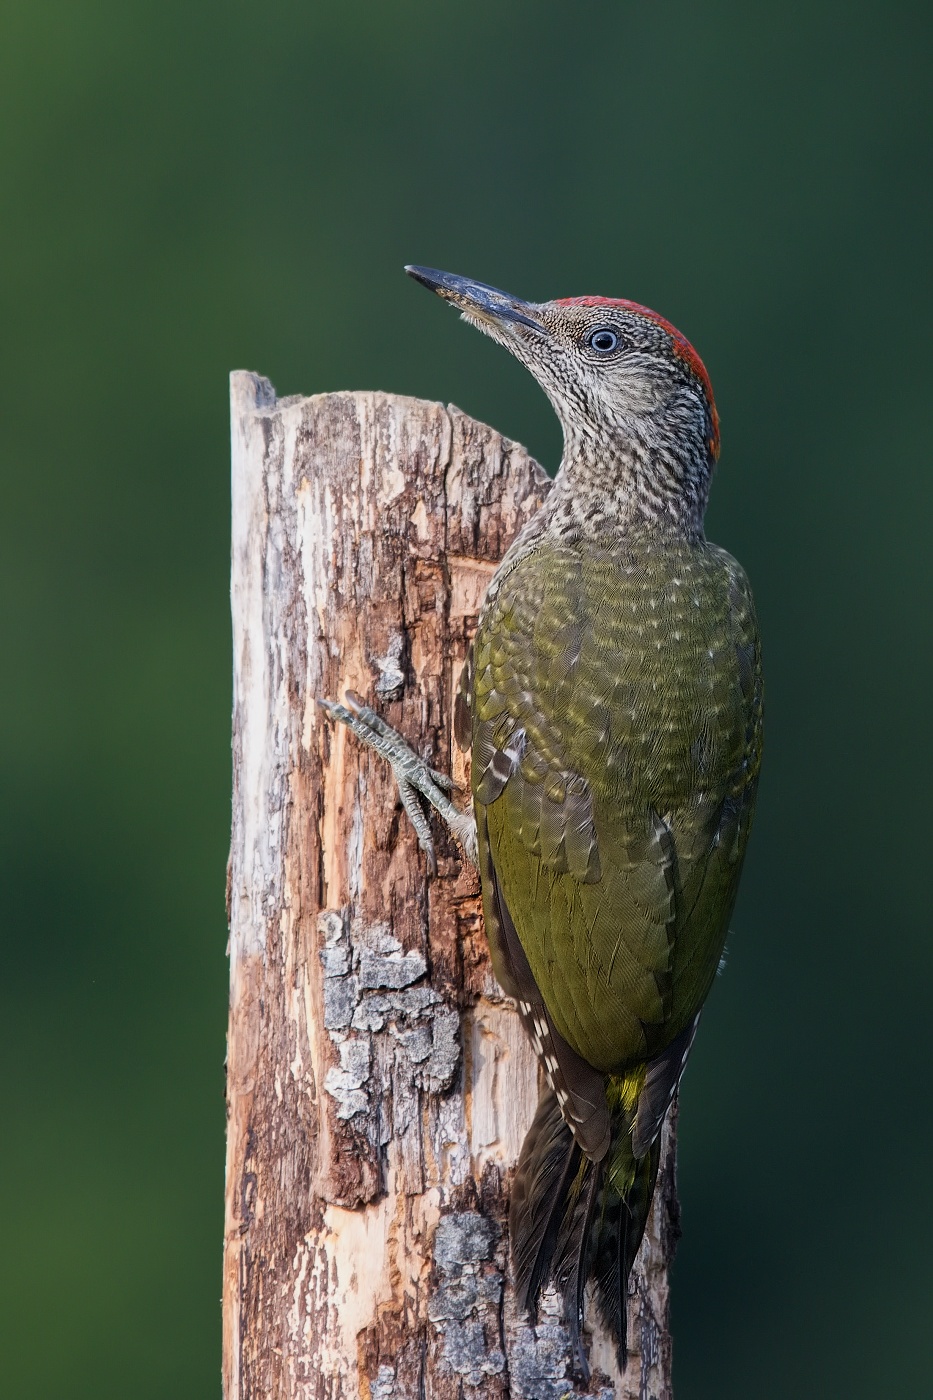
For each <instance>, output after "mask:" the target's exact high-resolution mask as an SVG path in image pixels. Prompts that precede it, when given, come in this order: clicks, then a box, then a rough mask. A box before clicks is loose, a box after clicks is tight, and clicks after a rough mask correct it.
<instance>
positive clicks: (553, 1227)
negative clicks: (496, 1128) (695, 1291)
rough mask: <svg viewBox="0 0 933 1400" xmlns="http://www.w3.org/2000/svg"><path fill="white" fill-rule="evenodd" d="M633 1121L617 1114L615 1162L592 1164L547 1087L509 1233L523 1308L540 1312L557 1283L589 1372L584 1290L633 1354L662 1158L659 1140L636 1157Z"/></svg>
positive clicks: (579, 1357) (580, 1364) (620, 1345)
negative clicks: (623, 1168) (633, 1313)
mask: <svg viewBox="0 0 933 1400" xmlns="http://www.w3.org/2000/svg"><path fill="white" fill-rule="evenodd" d="M630 1134H631V1122H630V1120H629V1118H628V1115H626V1114H625V1113H624V1112H622V1111H617V1112H616V1113H614V1114H613V1140H612V1146H611V1148H610V1150H609V1153H608V1155H607V1157H606V1158H604V1159H603V1160H602V1161H599V1162H592V1161H590V1160H589V1158H587V1157H585V1156H584V1155H583V1153H582V1152H581V1150H580V1148H579V1146H578V1144H577V1143H576V1142H575V1141H574V1138H573V1134H572V1133H571V1130H570V1128H569V1127H568V1126H567V1124H566V1123H565V1122H564V1120H563V1118H562V1117H561V1113H560V1108H559V1106H558V1102H557V1098H556V1096H555V1095H554V1093H553V1092H552V1091H551V1090H550V1089H546V1090H545V1091H544V1093H543V1094H542V1096H541V1100H540V1102H539V1104H538V1111H537V1113H536V1114H535V1118H534V1122H533V1123H532V1125H531V1128H530V1129H529V1131H528V1135H527V1137H526V1138H525V1141H524V1143H523V1144H522V1151H521V1156H520V1158H519V1162H518V1170H517V1172H516V1175H515V1181H514V1184H513V1187H512V1198H511V1204H510V1209H509V1231H510V1235H511V1242H512V1267H513V1270H514V1275H515V1289H516V1294H517V1299H518V1305H519V1307H520V1308H521V1309H522V1310H523V1311H525V1312H527V1313H528V1314H529V1315H530V1316H531V1317H532V1319H533V1320H534V1319H536V1317H537V1306H538V1299H539V1297H540V1294H541V1291H542V1289H544V1288H545V1287H546V1285H547V1284H548V1283H549V1282H551V1281H553V1282H554V1283H555V1284H556V1286H557V1288H558V1290H559V1292H560V1294H561V1296H562V1298H563V1303H564V1319H565V1322H566V1324H567V1326H568V1328H569V1330H570V1335H571V1342H572V1346H573V1352H574V1358H575V1362H576V1365H577V1368H578V1370H579V1372H580V1373H581V1375H582V1376H583V1377H584V1378H588V1375H589V1368H588V1366H587V1363H586V1355H585V1352H584V1349H583V1343H582V1338H581V1329H582V1325H583V1294H584V1289H585V1286H586V1283H587V1280H588V1279H592V1281H593V1283H594V1284H595V1288H596V1301H597V1306H598V1308H599V1312H600V1315H601V1317H602V1319H603V1322H604V1323H605V1325H606V1327H607V1328H608V1330H609V1333H610V1335H611V1336H612V1338H613V1341H614V1342H615V1345H616V1354H617V1356H618V1360H619V1365H620V1366H621V1367H622V1369H623V1370H624V1369H625V1365H626V1361H627V1359H628V1349H627V1318H628V1281H629V1275H630V1273H631V1271H632V1264H633V1263H634V1261H635V1255H636V1254H637V1253H638V1247H639V1245H640V1244H641V1240H642V1236H643V1234H644V1232H645V1224H646V1222H647V1219H648V1211H649V1209H650V1206H651V1197H652V1195H653V1193H654V1186H655V1181H656V1180H657V1174H658V1163H659V1161H660V1155H661V1143H660V1136H658V1138H657V1139H656V1140H655V1142H654V1143H652V1145H651V1147H650V1148H649V1150H648V1152H647V1154H646V1155H645V1156H644V1157H642V1158H641V1159H639V1160H638V1161H635V1160H634V1159H632V1157H631V1150H630V1142H631V1137H630ZM626 1158H628V1160H629V1162H630V1164H631V1169H630V1171H629V1172H627V1173H625V1172H623V1175H624V1176H628V1177H631V1174H632V1171H633V1172H634V1180H633V1181H632V1184H631V1186H630V1187H629V1189H628V1190H627V1191H625V1193H624V1195H623V1194H622V1193H620V1191H619V1190H618V1189H617V1187H616V1186H615V1185H613V1181H614V1180H615V1181H618V1180H619V1176H620V1173H619V1172H618V1170H614V1167H615V1165H616V1163H618V1161H619V1160H620V1159H621V1160H622V1162H623V1163H624V1162H625V1159H626Z"/></svg>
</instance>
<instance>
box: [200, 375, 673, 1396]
mask: <svg viewBox="0 0 933 1400" xmlns="http://www.w3.org/2000/svg"><path fill="white" fill-rule="evenodd" d="M231 415H232V438H233V577H232V605H233V637H234V730H233V783H234V790H233V837H232V848H231V856H230V869H229V914H230V1026H229V1041H228V1067H227V1107H228V1143H227V1189H226V1218H225V1240H224V1302H223V1308H224V1392H225V1396H226V1400H268V1398H269V1397H275V1398H276V1400H280V1398H281V1400H312V1397H313V1400H423V1398H424V1397H429V1398H430V1400H454V1397H463V1396H466V1397H476V1400H485V1398H486V1397H490V1400H492V1397H496V1400H504V1397H514V1400H558V1397H562V1396H567V1395H570V1394H577V1395H591V1396H600V1397H601V1400H609V1398H610V1397H614V1396H617V1397H625V1400H629V1397H630V1398H631V1400H635V1397H638V1400H648V1397H654V1400H666V1398H667V1397H668V1396H670V1351H671V1349H670V1337H669V1332H668V1283H667V1266H668V1263H669V1261H670V1258H671V1254H672V1250H673V1245H674V1242H675V1239H676V1236H677V1204H676V1197H675V1193H674V1136H673V1128H672V1127H669V1128H668V1129H666V1133H667V1139H666V1149H665V1153H664V1161H663V1166H662V1172H661V1177H660V1182H659V1188H658V1191H657V1195H656V1197H655V1206H654V1210H653V1214H652V1218H651V1222H650V1226H649V1230H648V1232H647V1236H646V1240H645V1243H644V1245H643V1247H642V1251H641V1254H640V1256H639V1261H638V1264H637V1266H636V1270H635V1273H634V1276H633V1280H634V1282H633V1290H632V1296H631V1298H630V1339H631V1344H632V1356H631V1359H630V1361H629V1365H628V1368H627V1371H626V1373H625V1375H624V1376H620V1375H619V1374H618V1372H617V1370H616V1367H615V1364H614V1361H613V1359H612V1353H611V1348H610V1346H609V1343H608V1341H607V1339H606V1338H605V1336H604V1335H603V1334H602V1332H601V1330H600V1328H599V1327H598V1325H596V1323H595V1319H592V1318H591V1319H590V1321H591V1323H592V1336H591V1345H590V1355H591V1361H592V1365H593V1379H592V1381H591V1382H590V1385H589V1387H588V1388H585V1387H582V1386H575V1385H574V1382H573V1380H572V1371H571V1362H570V1354H569V1350H568V1345H567V1336H566V1332H565V1329H564V1327H563V1326H562V1324H561V1321H560V1313H559V1308H558V1305H557V1301H556V1298H555V1297H554V1296H551V1295H548V1296H547V1297H546V1298H545V1301H544V1306H543V1308H542V1312H541V1316H540V1319H539V1323H538V1326H537V1328H536V1329H533V1328H532V1327H531V1326H530V1324H529V1323H528V1322H527V1321H526V1320H525V1319H524V1318H522V1317H520V1316H518V1315H517V1314H516V1310H515V1307H514V1303H513V1298H512V1294H511V1289H510V1286H509V1281H508V1278H509V1275H508V1238H507V1205H508V1189H509V1179H510V1171H511V1168H512V1167H513V1165H514V1163H515V1161H516V1158H517V1156H518V1152H519V1148H520V1146H521V1141H522V1138H523V1136H524V1133H525V1130H526V1128H527V1127H528V1125H529V1123H530V1122H531V1118H532V1115H533V1113H534V1108H535V1104H536V1101H537V1093H538V1072H537V1067H536V1064H535V1059H534V1056H533V1054H532V1052H531V1049H530V1047H529V1045H528V1044H527V1043H526V1041H525V1039H524V1036H523V1033H522V1030H521V1027H520V1025H519V1021H518V1017H517V1015H516V1013H515V1011H514V1009H513V1006H512V1004H511V1002H510V1001H509V1000H508V998H506V997H504V996H503V995H502V993H501V992H500V991H499V989H498V987H497V986H496V983H495V982H494V980H493V978H492V975H491V972H490V967H489V958H488V953H487V949H486V943H485V938H484V934H483V927H482V914H481V909H480V901H479V897H478V896H479V889H478V883H477V880H476V876H475V874H474V872H473V871H472V870H471V869H470V868H469V867H464V866H463V865H462V864H461V862H460V860H459V859H458V856H457V852H456V849H455V848H454V847H453V846H452V845H451V844H450V843H449V842H448V841H447V839H446V837H445V835H444V834H443V833H442V832H440V831H438V829H437V827H436V825H435V831H436V839H437V843H438V875H437V878H436V879H434V880H431V881H429V880H428V879H427V876H426V867H425V861H424V858H423V856H422V855H421V852H420V851H419V849H418V846H417V843H416V840H415V836H414V832H413V831H412V829H411V827H410V825H409V823H408V822H407V819H406V818H405V817H404V813H403V812H402V809H401V805H400V803H399V801H398V798H397V794H396V791H395V788H394V784H393V780H392V777H391V773H390V771H389V769H388V767H387V766H386V765H385V764H384V763H383V762H382V761H381V760H380V759H379V758H378V757H377V756H376V755H374V754H373V753H372V752H371V751H369V750H368V749H364V748H363V747H361V746H360V745H359V744H358V743H357V742H356V740H355V739H354V738H353V736H352V735H350V734H349V733H348V732H347V730H346V729H345V728H344V727H343V726H339V725H338V726H335V725H333V724H332V723H331V722H330V721H329V720H328V719H327V718H326V716H325V715H324V712H323V711H322V710H320V709H319V708H318V707H317V705H316V699H317V697H319V696H326V697H330V698H340V697H342V695H343V692H344V691H345V690H346V689H348V688H349V689H353V690H356V691H359V692H360V693H361V694H362V695H363V697H364V698H365V699H366V700H367V701H368V702H369V703H372V704H373V705H374V706H375V707H376V708H377V709H378V710H379V711H380V712H381V713H382V714H383V715H384V717H385V718H386V719H387V720H388V722H389V723H391V724H392V725H394V726H395V727H397V728H398V729H400V730H401V731H402V732H403V733H405V735H406V736H407V737H408V738H409V740H410V741H411V742H412V743H413V744H414V745H415V747H416V748H418V749H419V751H420V752H422V753H423V754H424V756H425V757H426V758H428V761H429V762H430V763H431V764H432V765H433V766H435V767H437V768H441V769H444V770H446V771H448V772H452V773H453V775H454V777H455V778H456V780H457V781H458V783H460V784H461V785H462V786H463V787H464V788H467V789H468V770H467V761H466V760H465V758H464V756H463V755H462V754H460V753H459V752H458V751H457V750H456V747H455V746H454V747H453V751H452V745H451V738H450V736H451V733H452V723H451V717H452V707H453V696H454V692H455V688H456V683H457V679H458V676H459V671H460V667H461V664H462V662H463V659H464V656H465V654H466V650H467V646H468V643H469V639H470V637H471V635H472V631H473V629H474V627H475V625H476V619H477V613H478V611H479V608H480V604H481V601H482V598H483V594H484V592H485V589H486V586H487V584H488V581H489V579H490V577H491V575H492V573H493V570H494V568H495V566H496V563H497V562H498V560H499V559H500V558H501V556H502V554H503V552H504V550H505V547H506V545H507V544H508V543H509V541H510V539H511V538H512V537H513V535H514V534H515V533H516V531H517V530H518V529H519V528H520V526H521V525H522V524H523V523H524V522H525V521H526V520H527V519H528V518H529V516H530V515H531V514H532V513H533V512H534V510H536V509H537V507H538V506H539V504H540V503H541V501H542V499H543V497H544V495H545V493H546V492H547V490H548V486H549V483H548V480H547V478H546V476H545V475H544V473H543V472H542V471H541V469H540V468H539V467H538V466H537V465H536V464H535V463H534V462H533V461H532V460H531V459H530V458H529V457H528V455H527V454H526V453H525V451H524V450H523V449H522V448H521V447H518V446H517V445H516V444H514V443H511V442H508V441H506V440H505V439H503V438H502V437H500V436H499V434H498V433H496V432H494V431H493V430H492V429H490V428H487V427H484V426H483V425H482V424H479V423H476V422H474V421H473V420H472V419H470V418H468V417H466V416H465V415H464V414H462V413H460V412H459V411H458V410H457V409H455V408H449V409H448V408H444V407H443V406H442V405H440V404H436V403H422V402H419V401H417V400H414V399H404V398H395V397H390V396H387V395H384V394H375V393H358V394H354V393H344V394H326V395H319V396H317V397H315V398H297V397H294V398H286V399H282V400H277V399H276V395H275V391H274V390H273V388H272V386H271V385H270V384H269V383H268V381H267V380H264V379H260V378H259V377H257V376H256V375H252V374H247V373H236V374H234V375H233V376H232V378H231Z"/></svg>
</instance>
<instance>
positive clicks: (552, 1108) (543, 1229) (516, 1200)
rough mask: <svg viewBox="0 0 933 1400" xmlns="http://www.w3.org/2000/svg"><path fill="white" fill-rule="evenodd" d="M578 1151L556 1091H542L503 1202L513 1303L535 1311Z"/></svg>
mask: <svg viewBox="0 0 933 1400" xmlns="http://www.w3.org/2000/svg"><path fill="white" fill-rule="evenodd" d="M582 1156H583V1154H582V1152H581V1150H580V1148H579V1146H578V1144H577V1143H576V1142H575V1140H574V1137H573V1134H572V1132H571V1131H570V1129H569V1127H568V1126H567V1124H566V1123H565V1122H564V1119H563V1117H562V1115H561V1111H560V1107H559V1105H558V1102H557V1098H556V1096H555V1095H554V1094H553V1093H551V1092H548V1093H545V1094H542V1096H541V1100H540V1102H539V1104H538V1110H537V1112H536V1114H535V1118H534V1122H533V1123H532V1125H531V1127H530V1128H529V1130H528V1135H527V1136H526V1138H525V1141H524V1143H523V1145H522V1153H521V1159H520V1161H519V1169H518V1172H517V1174H516V1177H515V1182H514V1184H513V1186H512V1194H511V1199H510V1202H509V1235H510V1238H511V1241H512V1267H513V1271H514V1274H515V1290H516V1293H517V1295H518V1305H519V1307H520V1308H521V1310H522V1311H523V1312H527V1313H530V1314H531V1315H532V1317H536V1316H537V1308H538V1297H539V1295H540V1293H541V1290H542V1289H543V1288H544V1287H545V1285H546V1284H547V1281H548V1279H549V1277H550V1275H551V1265H552V1263H553V1261H554V1253H555V1250H556V1248H557V1242H558V1239H559V1236H560V1229H561V1224H562V1222H563V1218H564V1207H565V1205H566V1202H567V1197H568V1194H569V1192H570V1188H571V1186H572V1185H573V1182H574V1179H575V1177H576V1175H577V1172H578V1171H579V1168H580V1162H581V1158H582Z"/></svg>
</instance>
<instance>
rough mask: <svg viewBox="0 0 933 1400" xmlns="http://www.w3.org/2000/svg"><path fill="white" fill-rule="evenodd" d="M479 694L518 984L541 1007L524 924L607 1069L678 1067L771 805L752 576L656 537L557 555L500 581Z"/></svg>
mask: <svg viewBox="0 0 933 1400" xmlns="http://www.w3.org/2000/svg"><path fill="white" fill-rule="evenodd" d="M465 684H466V686H467V688H468V690H469V698H470V718H471V740H472V771H473V794H474V805H475V809H476V816H477V825H478V829H479V835H480V845H481V851H485V853H486V854H485V858H484V865H485V867H486V868H485V869H484V871H483V876H484V878H483V893H484V911H485V915H486V921H487V927H488V929H489V935H490V942H491V946H492V947H493V956H494V961H495V963H496V970H497V973H498V974H499V975H500V978H501V979H502V980H503V982H504V985H506V986H507V988H508V989H509V990H512V991H514V992H515V994H516V995H518V996H524V997H525V998H526V1000H527V997H528V992H529V988H528V985H527V978H526V980H525V982H524V983H523V984H522V986H521V987H518V986H517V984H516V985H513V986H511V987H510V986H509V979H510V977H511V978H512V981H513V983H514V982H515V974H514V968H513V966H512V964H514V961H515V960H514V958H512V959H511V961H510V959H509V956H508V950H507V948H506V946H505V939H504V935H503V928H502V925H503V910H504V911H505V916H506V918H507V919H509V920H510V921H511V923H512V924H513V925H514V930H515V932H516V934H517V937H518V940H519V942H520V944H521V948H522V950H523V952H524V955H525V957H526V959H527V966H528V969H529V970H530V975H531V977H532V979H533V987H534V989H535V990H536V993H537V995H538V997H539V999H540V1001H541V1002H542V1003H543V1005H544V1007H545V1008H546V1011H547V1015H548V1018H549V1021H550V1023H551V1024H552V1026H553V1029H554V1030H555V1031H556V1032H557V1034H558V1036H559V1037H560V1038H562V1040H563V1041H565V1042H566V1044H567V1046H568V1047H570V1049H571V1051H572V1052H573V1053H574V1054H575V1055H576V1056H578V1057H581V1058H582V1060H583V1061H584V1062H585V1063H586V1064H588V1065H590V1066H593V1067H594V1068H595V1069H597V1070H598V1071H600V1072H604V1073H618V1072H621V1071H622V1070H624V1069H625V1068H627V1067H631V1066H632V1065H635V1064H638V1063H641V1062H643V1061H645V1060H646V1059H650V1058H652V1057H656V1056H658V1055H659V1053H660V1052H661V1051H663V1050H664V1049H665V1047H667V1046H668V1045H670V1044H671V1043H672V1042H673V1041H674V1040H675V1038H677V1037H678V1036H680V1035H682V1033H684V1032H685V1031H686V1030H687V1028H688V1027H690V1026H691V1025H692V1023H693V1021H694V1020H695V1017H696V1015H697V1012H698V1010H699V1008H700V1006H701V1005H702V1002H703V1000H704V998H705V996H706V993H707V991H708V990H709V985H710V982H711V981H712V978H713V976H714V974H715V971H716V967H717V964H718V961H719V958H720V956H721V953H722V947H723V944H724V941H725V935H726V931H727V927H728V920H729V917H730V914H731V911H732V907H733V904H734V901H735V895H736V891H737V886H738V877H739V872H740V868H741V861H742V855H743V852H744V848H745V841H746V839H747V835H748V828H749V823H750V820H751V814H752V808H753V804H754V791H755V784H756V780H757V772H758V763H759V759H760V742H761V739H760V732H761V682H760V665H759V654H758V639H757V628H756V625H755V618H754V611H753V607H752V602H751V596H750V593H749V589H748V585H747V582H746V581H745V578H744V575H743V574H742V572H741V570H740V569H739V567H738V565H737V564H736V563H735V561H734V560H732V559H730V557H729V556H728V555H727V554H725V553H724V552H723V551H720V550H717V549H715V548H713V547H711V546H708V545H705V544H701V545H699V546H697V545H689V544H687V543H686V542H684V541H682V540H679V539H676V538H671V539H667V538H666V537H661V538H660V540H659V538H658V537H657V535H655V536H653V537H652V538H651V540H650V541H643V542H642V541H637V540H636V541H634V542H633V543H632V544H631V545H630V547H629V549H628V551H627V553H626V554H625V555H624V557H622V558H620V557H618V555H617V554H616V553H615V552H614V553H613V554H612V555H610V554H608V553H606V554H600V553H598V552H596V553H592V554H591V553H587V554H586V555H585V556H584V555H583V554H581V553H580V552H579V551H578V550H575V549H574V548H572V547H569V546H560V545H553V544H550V543H548V544H543V545H542V544H538V545H537V546H535V547H534V548H533V549H532V550H531V551H530V552H529V553H528V554H527V555H525V556H524V557H520V558H519V559H518V560H517V562H516V563H514V564H513V565H512V566H511V567H510V568H509V570H508V572H507V573H506V574H505V576H504V577H503V578H501V579H500V580H498V581H497V585H496V587H495V589H494V591H493V592H492V595H491V597H490V600H489V602H488V604H487V607H486V609H485V611H484V614H483V617H482V619H481V623H480V628H479V631H478V633H477V637H476V641H475V643H474V649H473V654H472V658H471V671H470V673H469V675H468V677H467V679H466V682H465ZM460 727H461V729H462V728H463V725H462V719H461V726H460ZM519 980H520V979H519Z"/></svg>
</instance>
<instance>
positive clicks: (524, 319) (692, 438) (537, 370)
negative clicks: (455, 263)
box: [405, 266, 719, 514]
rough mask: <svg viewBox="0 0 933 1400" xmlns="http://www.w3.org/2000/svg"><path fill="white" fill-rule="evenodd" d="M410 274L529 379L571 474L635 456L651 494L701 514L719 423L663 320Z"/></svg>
mask: <svg viewBox="0 0 933 1400" xmlns="http://www.w3.org/2000/svg"><path fill="white" fill-rule="evenodd" d="M405 270H406V272H408V273H409V275H410V276H411V277H413V278H415V280H416V281H418V282H421V283H422V284H423V285H424V286H426V287H428V288H430V290H431V291H433V292H436V293H437V295H438V296H440V297H442V298H443V299H444V300H445V301H448V302H450V303H451V305H453V306H454V307H456V308H457V310H459V311H460V313H461V315H462V316H463V318H464V320H466V321H469V322H470V324H471V325H474V326H476V327H478V329H479V330H481V331H483V332H484V333H485V334H486V335H488V336H490V337H491V338H492V339H493V340H495V341H497V342H498V343H499V344H500V345H504V346H505V347H506V349H507V350H509V351H511V353H512V354H513V355H515V357H516V358H517V359H518V360H520V361H521V362H522V364H524V365H525V366H526V368H527V369H528V370H530V372H531V373H532V374H533V375H534V377H535V379H536V380H537V381H538V383H539V384H540V385H541V387H542V389H543V390H544V392H545V393H546V394H547V396H548V398H549V399H550V401H551V403H552V404H553V406H554V410H555V412H556V413H557V416H558V418H559V419H560V422H561V426H562V428H563V431H564V444H565V449H564V462H565V464H568V463H570V462H572V461H573V460H574V459H578V458H582V459H584V460H593V461H601V462H602V463H604V464H606V463H609V462H611V461H613V460H614V459H615V458H617V457H618V455H619V453H620V452H622V453H623V454H624V453H628V454H631V453H636V454H638V455H639V457H640V458H641V459H642V460H643V462H644V463H645V464H646V469H647V467H648V466H650V463H651V462H652V461H653V462H655V464H656V467H657V473H658V474H659V475H658V480H657V481H655V482H654V484H653V486H652V483H651V481H650V479H649V477H650V472H649V474H648V475H647V476H646V475H645V474H644V473H643V474H642V480H643V481H645V483H646V489H648V490H652V489H654V490H659V489H662V488H663V490H664V491H676V490H678V489H679V488H682V489H683V490H684V491H685V492H687V493H688V494H690V495H691V496H693V497H696V498H697V505H698V508H699V511H700V513H701V514H702V509H703V507H704V506H705V500H706V491H707V489H708V483H709V477H710V475H711V473H712V469H713V465H714V463H715V461H716V458H717V457H718V455H719V419H718V415H717V413H716V405H715V402H714V399H713V390H712V385H711V384H710V380H709V375H708V374H707V372H706V369H705V367H704V365H703V361H702V360H701V359H700V357H699V355H698V354H697V352H696V351H695V350H694V348H693V346H692V345H691V344H690V342H689V341H688V340H687V338H686V336H683V335H681V333H680V331H678V330H676V329H675V327H674V326H672V325H671V323H670V322H669V321H666V320H665V319H664V317H663V316H659V315H658V314H657V312H655V311H651V310H649V309H648V307H646V306H640V305H639V304H638V303H637V302H633V301H624V300H622V299H620V298H616V297H597V296H585V297H567V298H565V299H563V300H559V301H544V302H526V301H522V300H520V299H519V298H517V297H513V296H510V295H509V294H508V293H506V292H501V291H498V290H497V289H496V288H495V287H489V286H487V285H486V284H485V283H483V282H474V281H472V280H471V279H469V278H466V277H458V276H456V275H455V274H453V273H449V272H438V271H436V270H435V269H433V268H428V267H414V266H412V267H407V268H406V269H405ZM662 478H663V480H662Z"/></svg>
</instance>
